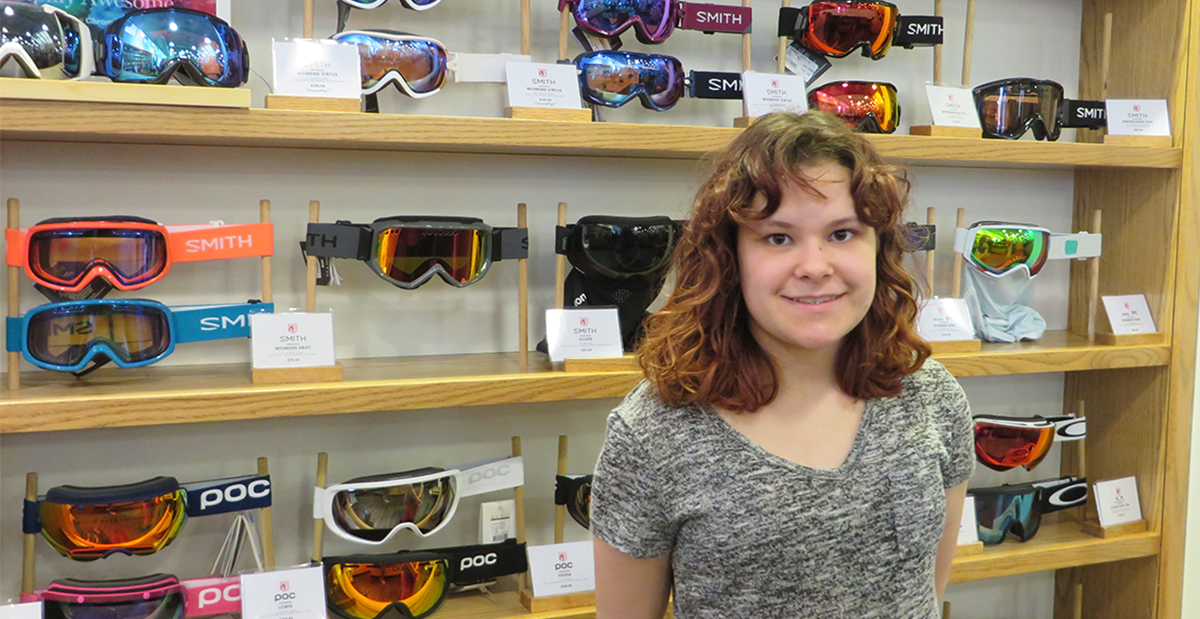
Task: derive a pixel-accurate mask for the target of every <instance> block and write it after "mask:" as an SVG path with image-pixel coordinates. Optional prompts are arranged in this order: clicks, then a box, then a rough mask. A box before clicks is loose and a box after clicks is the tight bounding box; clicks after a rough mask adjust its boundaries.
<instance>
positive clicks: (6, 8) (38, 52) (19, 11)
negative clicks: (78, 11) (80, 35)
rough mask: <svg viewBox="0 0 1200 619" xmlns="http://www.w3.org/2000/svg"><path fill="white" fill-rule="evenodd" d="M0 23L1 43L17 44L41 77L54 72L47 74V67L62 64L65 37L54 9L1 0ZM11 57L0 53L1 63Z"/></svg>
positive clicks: (60, 65) (65, 45) (64, 53)
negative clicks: (40, 73)
mask: <svg viewBox="0 0 1200 619" xmlns="http://www.w3.org/2000/svg"><path fill="white" fill-rule="evenodd" d="M0 25H2V26H3V28H0V43H16V44H18V45H20V46H21V48H22V49H24V50H25V53H27V54H29V58H30V59H31V60H32V61H33V66H35V67H37V69H38V70H39V71H42V72H43V77H51V78H52V77H54V76H52V75H46V73H47V72H48V71H47V70H49V69H53V68H60V69H61V68H62V67H63V64H64V62H65V61H66V58H65V56H66V53H67V47H68V41H66V36H65V33H64V32H63V28H62V25H61V24H60V23H59V21H58V18H57V17H56V16H55V15H54V13H52V12H49V11H46V10H44V9H43V7H41V6H37V5H33V4H29V3H24V2H0ZM76 48H78V44H76ZM76 53H78V52H77V51H76ZM10 58H11V56H5V57H0V66H3V65H4V64H6V63H7V62H9V61H10ZM51 73H52V71H51Z"/></svg>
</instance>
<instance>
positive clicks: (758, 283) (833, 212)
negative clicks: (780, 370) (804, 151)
mask: <svg viewBox="0 0 1200 619" xmlns="http://www.w3.org/2000/svg"><path fill="white" fill-rule="evenodd" d="M801 173H802V174H803V175H804V176H805V177H806V178H808V179H811V183H812V186H813V188H814V189H816V190H817V191H819V192H820V193H821V194H823V197H822V196H818V195H813V194H812V193H809V192H808V191H805V190H804V189H801V188H800V187H798V186H796V185H792V184H788V185H786V186H785V187H784V189H783V196H782V199H781V201H780V204H779V209H778V210H777V211H775V213H774V214H773V215H771V216H770V217H768V218H767V219H764V220H761V221H752V222H750V223H748V224H747V225H744V226H741V227H740V228H739V229H738V245H737V250H738V269H739V272H740V274H741V280H742V297H743V298H744V299H745V302H746V307H747V309H748V310H749V311H750V329H751V332H752V333H753V334H754V338H755V339H756V340H757V341H758V343H759V345H761V346H762V347H763V348H764V349H765V350H766V351H767V352H768V353H771V354H772V356H774V357H776V358H778V357H780V356H783V355H786V354H788V353H794V352H802V351H810V352H816V351H818V350H828V349H830V348H831V347H836V346H837V344H838V343H839V342H840V341H841V340H842V338H843V337H845V336H846V335H847V334H848V333H850V331H851V330H853V329H854V327H856V326H858V323H860V322H862V319H863V317H865V316H866V315H867V310H868V309H870V307H871V301H872V300H873V299H874V298H875V254H876V248H877V239H876V238H875V230H874V229H873V228H871V227H870V226H868V225H866V224H864V223H862V222H860V221H859V220H858V216H857V214H856V213H855V211H854V199H853V198H852V197H851V195H850V173H849V171H848V170H847V169H846V168H844V167H842V166H841V165H838V164H822V165H813V166H807V167H804V168H801ZM766 202H767V201H766V198H765V197H763V196H761V195H759V196H755V198H754V202H753V203H752V206H753V208H756V209H762V208H763V207H765V206H766Z"/></svg>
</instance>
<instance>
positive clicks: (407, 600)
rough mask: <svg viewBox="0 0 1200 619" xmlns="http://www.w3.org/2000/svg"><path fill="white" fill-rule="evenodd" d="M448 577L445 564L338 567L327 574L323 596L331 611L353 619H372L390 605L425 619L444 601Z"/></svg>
mask: <svg viewBox="0 0 1200 619" xmlns="http://www.w3.org/2000/svg"><path fill="white" fill-rule="evenodd" d="M447 575H448V565H447V563H446V562H445V561H444V560H436V561H408V562H403V563H393V564H375V563H338V564H334V565H332V566H331V567H330V568H329V572H328V573H327V574H326V577H325V584H326V596H327V598H328V602H329V605H330V606H331V607H332V608H334V609H336V610H337V612H338V613H339V614H342V615H344V616H347V617H350V618H352V619H374V618H375V617H376V616H378V615H379V614H380V613H381V612H383V611H384V610H386V609H387V608H388V607H389V606H391V605H393V604H402V605H403V606H404V607H405V608H406V609H407V610H408V611H409V613H411V614H412V616H414V617H424V616H425V615H427V614H429V613H430V612H432V611H433V610H434V609H436V608H437V607H438V605H439V604H440V603H441V601H442V599H443V598H444V597H445V594H446V589H447V587H448V584H449V583H448V578H447Z"/></svg>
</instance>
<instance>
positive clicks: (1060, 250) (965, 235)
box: [954, 224, 1104, 277]
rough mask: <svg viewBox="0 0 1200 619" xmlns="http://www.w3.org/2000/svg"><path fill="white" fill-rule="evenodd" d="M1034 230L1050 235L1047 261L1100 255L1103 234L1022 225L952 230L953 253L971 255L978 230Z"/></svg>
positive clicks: (1022, 266) (1023, 266) (1023, 265)
mask: <svg viewBox="0 0 1200 619" xmlns="http://www.w3.org/2000/svg"><path fill="white" fill-rule="evenodd" d="M1006 228H1009V229H1013V230H1017V229H1020V230H1035V231H1039V232H1047V233H1049V234H1050V240H1049V242H1048V243H1047V245H1048V247H1047V248H1046V250H1047V252H1049V253H1048V255H1047V256H1046V259H1047V260H1083V259H1086V258H1095V257H1097V256H1099V255H1100V252H1101V247H1102V241H1103V239H1104V235H1103V234H1091V233H1089V232H1076V233H1075V234H1058V233H1054V232H1050V231H1049V230H1048V229H1046V228H1042V227H1039V226H1022V225H1007V226H1006V225H1004V224H996V225H988V226H979V227H972V228H955V229H954V253H956V254H962V255H964V256H965V255H967V254H969V253H971V248H972V247H973V246H974V245H975V236H976V234H977V232H978V231H979V230H997V229H1000V230H1003V229H1006ZM1019 268H1024V269H1026V270H1028V269H1029V265H1026V264H1020V265H1017V266H1016V267H1014V269H1019ZM983 273H984V275H988V276H990V277H1003V276H1004V275H1005V274H1006V273H1003V274H999V275H997V274H995V273H990V272H987V271H983Z"/></svg>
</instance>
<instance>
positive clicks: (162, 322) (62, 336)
mask: <svg viewBox="0 0 1200 619" xmlns="http://www.w3.org/2000/svg"><path fill="white" fill-rule="evenodd" d="M273 311H274V305H272V304H271V303H238V304H230V305H194V306H187V307H177V308H174V309H172V308H169V307H167V306H166V305H163V304H162V303H159V302H157V301H149V300H146V299H120V300H115V299H93V300H86V301H64V302H61V303H50V304H47V305H42V306H39V307H36V308H34V309H32V310H30V311H29V312H28V313H26V314H25V315H24V316H20V317H9V318H8V319H7V321H6V322H7V327H8V328H7V332H8V333H7V340H6V342H5V344H6V348H7V350H8V352H20V353H22V354H23V355H24V356H25V359H26V360H27V361H29V362H30V363H32V364H34V365H36V366H38V367H40V368H45V369H47V370H57V371H60V372H76V373H79V372H84V368H86V367H87V365H88V364H89V363H93V362H94V363H96V366H95V367H99V366H100V365H103V364H105V363H107V362H109V361H112V362H113V363H115V364H117V366H119V367H122V368H137V367H142V366H146V365H150V364H151V363H155V362H157V361H159V360H161V359H163V358H164V357H166V356H167V355H170V354H171V353H172V352H173V351H174V350H175V345H176V344H179V343H183V342H203V341H209V340H219V339H228V338H235V337H249V336H250V320H249V315H250V314H269V313H272V312H273ZM92 369H95V368H92ZM87 371H91V370H90V369H89V370H87ZM84 373H86V372H84Z"/></svg>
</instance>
